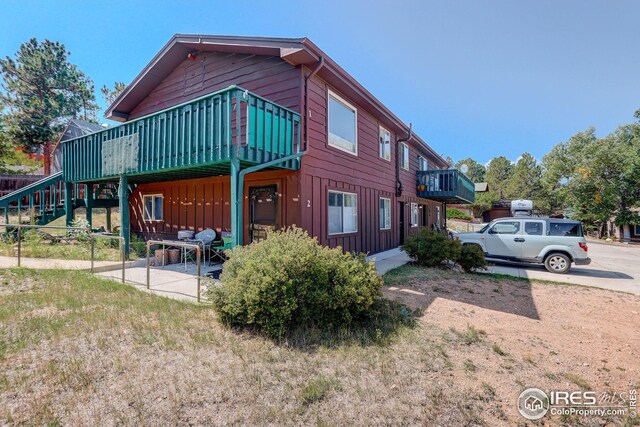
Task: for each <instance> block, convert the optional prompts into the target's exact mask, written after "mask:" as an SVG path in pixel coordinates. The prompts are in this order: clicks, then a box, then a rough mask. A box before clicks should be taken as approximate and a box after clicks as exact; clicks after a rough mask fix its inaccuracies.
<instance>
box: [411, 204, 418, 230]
mask: <svg viewBox="0 0 640 427" xmlns="http://www.w3.org/2000/svg"><path fill="white" fill-rule="evenodd" d="M411 226H412V227H417V226H418V204H417V203H411Z"/></svg>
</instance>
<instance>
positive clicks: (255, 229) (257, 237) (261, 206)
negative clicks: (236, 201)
mask: <svg viewBox="0 0 640 427" xmlns="http://www.w3.org/2000/svg"><path fill="white" fill-rule="evenodd" d="M249 203H251V205H250V207H249V210H250V215H251V216H250V223H249V233H250V238H251V242H259V241H261V240H263V239H265V238H266V237H267V231H270V230H276V229H278V187H276V186H275V185H270V186H267V187H250V188H249Z"/></svg>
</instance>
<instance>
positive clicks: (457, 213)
mask: <svg viewBox="0 0 640 427" xmlns="http://www.w3.org/2000/svg"><path fill="white" fill-rule="evenodd" d="M447 219H464V220H467V221H470V220H471V219H472V218H471V215H468V214H466V213H465V212H464V211H461V210H460V209H456V208H447Z"/></svg>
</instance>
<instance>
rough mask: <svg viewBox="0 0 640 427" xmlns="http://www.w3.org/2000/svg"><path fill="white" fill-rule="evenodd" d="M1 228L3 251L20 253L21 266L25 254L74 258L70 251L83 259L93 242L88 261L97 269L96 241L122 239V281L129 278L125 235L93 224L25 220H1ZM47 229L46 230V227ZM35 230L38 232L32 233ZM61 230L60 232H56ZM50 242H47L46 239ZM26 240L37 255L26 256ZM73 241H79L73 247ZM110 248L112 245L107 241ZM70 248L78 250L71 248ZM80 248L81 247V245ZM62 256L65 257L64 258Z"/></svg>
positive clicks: (18, 259) (119, 250) (120, 254)
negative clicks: (95, 228) (97, 228)
mask: <svg viewBox="0 0 640 427" xmlns="http://www.w3.org/2000/svg"><path fill="white" fill-rule="evenodd" d="M0 228H2V229H4V232H3V233H2V234H1V238H0V253H3V254H4V253H6V254H7V255H9V256H14V255H13V254H14V253H15V256H17V266H18V267H21V266H22V260H23V258H52V259H65V260H67V261H72V260H74V258H73V257H71V258H69V257H68V256H69V255H72V256H73V255H77V256H78V258H79V259H82V256H84V255H85V254H84V250H83V249H85V247H84V245H88V246H89V254H88V258H89V259H88V261H90V263H91V264H90V265H91V267H90V270H91V272H92V273H93V272H94V271H95V262H96V242H98V241H101V240H105V241H107V240H118V242H119V245H118V253H119V261H121V263H122V283H124V282H125V267H126V260H127V259H126V254H125V252H124V250H125V245H124V237H121V236H115V235H110V234H99V233H93V232H92V231H91V229H90V228H82V227H63V226H54V225H24V224H0ZM42 230H44V231H42ZM31 231H35V232H36V233H37V234H36V235H33V234H32V233H30V232H31ZM56 232H58V233H56ZM47 241H48V242H49V243H50V245H48V246H47V245H46V244H45V242H47ZM25 244H26V245H27V247H28V248H29V249H30V252H31V255H36V256H35V257H26V256H24V254H23V251H24V246H25ZM72 245H76V246H75V247H73V246H72ZM105 246H106V247H107V248H108V247H109V245H105ZM63 248H64V249H66V250H63ZM70 248H73V249H76V250H73V249H72V250H69V249H70ZM78 248H79V249H80V250H77V249H78ZM61 256H62V258H61Z"/></svg>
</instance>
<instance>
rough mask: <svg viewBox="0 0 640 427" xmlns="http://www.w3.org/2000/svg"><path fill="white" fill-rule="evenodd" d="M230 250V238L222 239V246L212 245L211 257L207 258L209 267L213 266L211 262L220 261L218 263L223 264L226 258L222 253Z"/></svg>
mask: <svg viewBox="0 0 640 427" xmlns="http://www.w3.org/2000/svg"><path fill="white" fill-rule="evenodd" d="M214 243H215V242H214ZM231 248H233V244H232V240H231V237H223V238H222V244H218V245H213V244H212V245H211V255H210V256H209V265H211V264H213V261H220V263H224V262H225V261H226V260H227V256H226V255H225V254H224V251H226V250H227V249H231Z"/></svg>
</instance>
